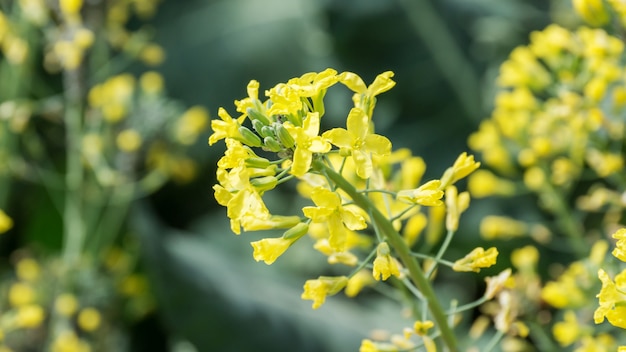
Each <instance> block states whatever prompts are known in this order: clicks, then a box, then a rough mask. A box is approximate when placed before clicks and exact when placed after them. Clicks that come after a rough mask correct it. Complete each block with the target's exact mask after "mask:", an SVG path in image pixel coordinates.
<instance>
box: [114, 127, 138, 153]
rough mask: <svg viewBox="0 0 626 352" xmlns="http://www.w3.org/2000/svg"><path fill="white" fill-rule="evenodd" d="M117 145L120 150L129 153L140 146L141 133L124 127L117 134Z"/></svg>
mask: <svg viewBox="0 0 626 352" xmlns="http://www.w3.org/2000/svg"><path fill="white" fill-rule="evenodd" d="M116 143H117V147H118V148H120V150H122V151H125V152H128V153H131V152H134V151H137V150H138V149H139V147H141V135H140V134H139V132H137V131H136V130H134V129H130V128H129V129H126V130H123V131H121V132H120V133H119V134H118V135H117V139H116Z"/></svg>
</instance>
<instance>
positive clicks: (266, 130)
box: [260, 126, 275, 138]
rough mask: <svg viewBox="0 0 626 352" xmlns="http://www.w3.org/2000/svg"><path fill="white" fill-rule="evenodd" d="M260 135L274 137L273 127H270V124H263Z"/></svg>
mask: <svg viewBox="0 0 626 352" xmlns="http://www.w3.org/2000/svg"><path fill="white" fill-rule="evenodd" d="M260 134H261V137H263V138H265V137H274V136H275V134H274V128H272V127H271V126H263V128H261V132H260Z"/></svg>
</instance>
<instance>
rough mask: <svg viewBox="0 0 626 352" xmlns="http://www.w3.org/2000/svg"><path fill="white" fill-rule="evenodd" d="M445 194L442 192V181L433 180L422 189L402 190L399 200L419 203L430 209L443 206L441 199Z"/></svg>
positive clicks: (421, 187) (422, 186) (399, 193)
mask: <svg viewBox="0 0 626 352" xmlns="http://www.w3.org/2000/svg"><path fill="white" fill-rule="evenodd" d="M443 194H444V192H443V191H442V190H441V181H439V180H431V181H428V182H426V183H424V184H423V185H421V186H420V187H418V188H416V189H412V190H402V191H400V192H398V196H397V198H398V200H402V201H406V202H409V203H417V204H419V205H425V206H430V207H437V206H440V205H443V201H441V198H442V197H443Z"/></svg>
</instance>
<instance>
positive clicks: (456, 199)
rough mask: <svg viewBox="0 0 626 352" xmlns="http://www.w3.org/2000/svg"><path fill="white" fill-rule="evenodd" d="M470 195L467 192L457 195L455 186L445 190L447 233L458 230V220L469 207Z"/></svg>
mask: <svg viewBox="0 0 626 352" xmlns="http://www.w3.org/2000/svg"><path fill="white" fill-rule="evenodd" d="M469 202H470V195H469V193H467V192H461V194H458V190H457V189H456V187H455V186H448V188H446V210H447V216H446V228H447V229H448V231H456V230H457V229H458V228H459V218H460V217H461V214H462V213H463V212H464V211H465V210H467V208H468V207H469Z"/></svg>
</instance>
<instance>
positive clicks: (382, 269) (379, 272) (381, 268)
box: [372, 242, 400, 281]
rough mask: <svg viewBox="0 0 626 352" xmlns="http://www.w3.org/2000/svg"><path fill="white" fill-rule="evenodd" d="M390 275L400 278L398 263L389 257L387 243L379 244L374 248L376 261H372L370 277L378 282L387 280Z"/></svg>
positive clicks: (389, 252)
mask: <svg viewBox="0 0 626 352" xmlns="http://www.w3.org/2000/svg"><path fill="white" fill-rule="evenodd" d="M391 275H393V276H395V277H400V263H398V260H397V259H396V258H394V257H392V256H391V251H390V250H389V245H388V244H387V242H381V243H380V244H379V245H378V247H377V248H376V259H374V269H373V271H372V276H374V279H376V280H378V281H380V279H381V278H382V280H383V281H385V280H387V279H388V278H389V277H390V276H391Z"/></svg>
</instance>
